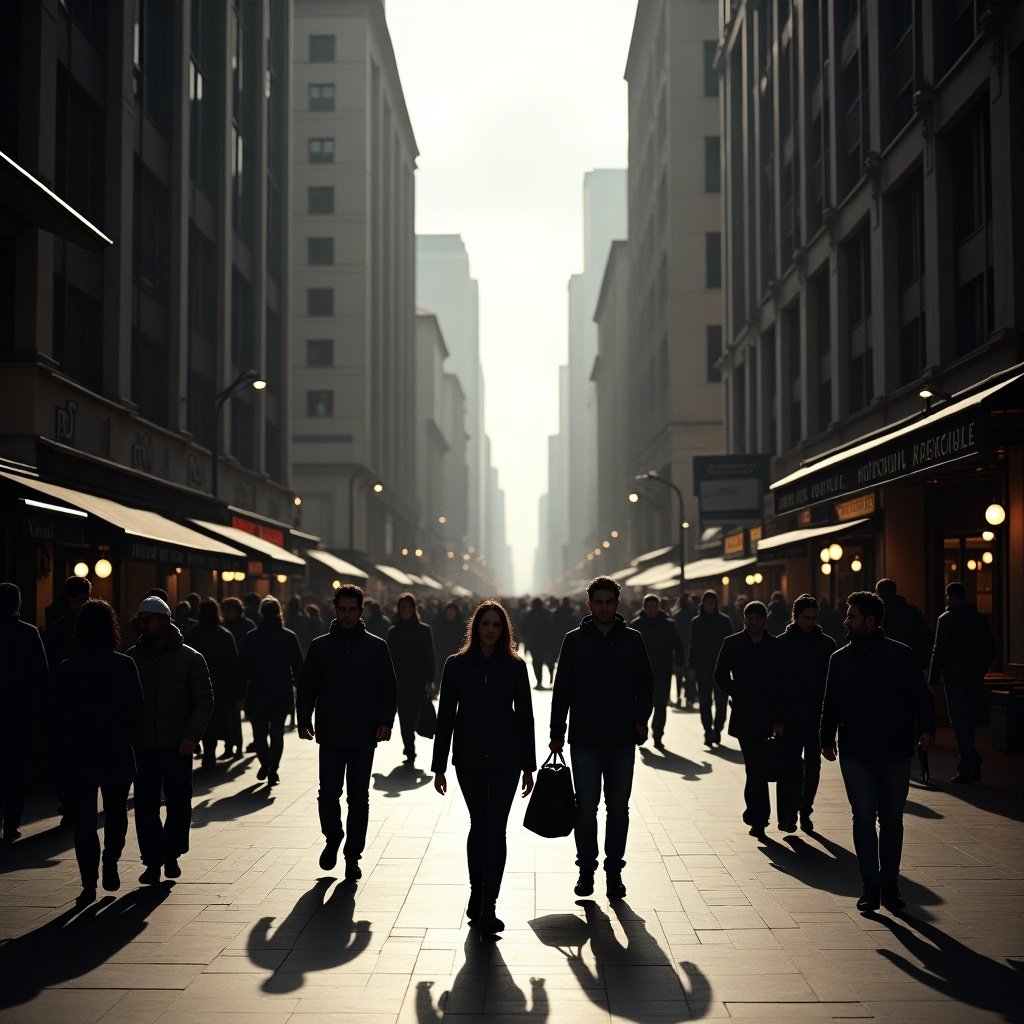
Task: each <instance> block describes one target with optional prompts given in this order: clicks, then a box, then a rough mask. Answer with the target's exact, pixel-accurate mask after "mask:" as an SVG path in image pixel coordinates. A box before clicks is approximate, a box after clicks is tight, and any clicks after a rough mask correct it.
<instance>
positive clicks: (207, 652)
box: [185, 597, 243, 768]
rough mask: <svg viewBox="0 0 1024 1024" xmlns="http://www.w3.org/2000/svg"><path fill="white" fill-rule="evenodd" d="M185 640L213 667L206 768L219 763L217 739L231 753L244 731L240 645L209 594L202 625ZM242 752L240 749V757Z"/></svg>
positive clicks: (205, 738) (205, 743) (201, 607)
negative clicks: (211, 713)
mask: <svg viewBox="0 0 1024 1024" xmlns="http://www.w3.org/2000/svg"><path fill="white" fill-rule="evenodd" d="M185 643H186V644H188V646H189V647H191V648H193V649H194V650H197V651H198V652H199V653H200V654H201V655H202V656H203V657H204V658H205V659H206V664H207V667H208V668H209V669H210V682H211V683H212V684H213V715H212V716H211V717H210V722H209V724H208V725H207V727H206V732H204V733H203V762H202V764H203V767H204V768H213V767H214V766H215V765H216V763H217V740H223V741H224V748H225V749H224V753H225V754H226V755H230V753H231V750H232V746H233V745H234V744H235V741H236V737H237V736H238V735H239V734H240V732H241V726H240V725H239V721H240V718H241V707H240V705H241V702H242V696H243V693H242V690H241V687H240V685H239V682H238V648H237V646H236V645H235V638H234V637H233V636H232V635H231V631H230V630H229V629H228V628H227V627H226V626H224V625H222V624H221V617H220V605H219V604H217V602H216V601H215V600H214V599H213V598H212V597H208V598H206V599H205V600H203V601H202V602H201V603H200V605H199V625H198V626H195V627H193V628H192V629H190V630H189V631H188V633H187V634H186V635H185ZM241 754H242V751H241V749H238V751H237V756H239V757H241Z"/></svg>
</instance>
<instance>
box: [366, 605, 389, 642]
mask: <svg viewBox="0 0 1024 1024" xmlns="http://www.w3.org/2000/svg"><path fill="white" fill-rule="evenodd" d="M366 612H367V614H366V617H365V619H364V621H365V623H366V631H367V632H368V633H372V634H373V635H374V636H377V637H380V638H381V640H387V638H388V630H389V629H390V628H391V620H390V619H389V618H388V617H387V616H386V615H385V614H384V612H383V611H382V610H381V606H380V605H379V604H378V603H377V602H376V601H372V600H370V599H369V598H367V600H366Z"/></svg>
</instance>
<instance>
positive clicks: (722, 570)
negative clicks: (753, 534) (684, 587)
mask: <svg viewBox="0 0 1024 1024" xmlns="http://www.w3.org/2000/svg"><path fill="white" fill-rule="evenodd" d="M756 561H757V559H756V558H701V559H698V560H697V561H696V562H687V563H686V565H684V566H683V578H684V579H687V580H707V579H710V578H711V577H712V576H728V575H729V573H731V572H735V571H736V570H737V569H744V568H746V567H747V566H748V565H753V564H754V563H755V562H756Z"/></svg>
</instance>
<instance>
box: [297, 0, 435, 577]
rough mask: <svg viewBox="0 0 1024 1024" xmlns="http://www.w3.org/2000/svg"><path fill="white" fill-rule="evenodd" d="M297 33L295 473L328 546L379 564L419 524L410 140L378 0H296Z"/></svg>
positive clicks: (306, 513)
mask: <svg viewBox="0 0 1024 1024" xmlns="http://www.w3.org/2000/svg"><path fill="white" fill-rule="evenodd" d="M293 35H294V74H293V87H294V97H295V98H294V103H293V109H292V211H293V216H292V318H291V334H292V367H293V399H294V413H293V416H292V420H291V429H292V438H291V440H292V460H293V461H292V473H293V480H294V485H295V489H296V491H297V493H298V494H299V495H301V497H302V500H303V524H304V526H305V527H306V528H308V529H312V530H313V531H314V532H317V533H319V534H320V536H321V537H323V539H324V541H325V543H326V544H327V545H328V547H330V548H335V549H344V550H346V551H351V550H355V551H357V552H361V553H364V554H366V555H368V556H369V557H370V559H371V560H372V559H388V558H390V557H391V556H392V555H393V554H394V552H395V551H396V549H398V548H400V547H401V544H402V538H403V537H408V536H410V534H412V533H414V532H415V529H416V525H417V520H418V516H419V502H418V499H417V494H416V465H415V463H416V440H417V438H416V429H415V424H414V408H415V403H414V380H413V377H414V368H415V342H416V302H415V276H416V264H415V231H414V223H413V219H414V206H415V186H414V170H415V164H416V155H417V149H416V140H415V138H414V136H413V130H412V125H411V124H410V122H409V114H408V111H407V109H406V105H405V98H404V96H403V93H402V83H401V81H400V79H399V75H398V68H397V66H396V64H395V55H394V51H393V49H392V45H391V37H390V35H389V33H388V27H387V23H386V21H385V18H384V5H383V3H381V0H296V3H295V22H294V30H293ZM375 484H381V485H382V489H375V487H374V485H375Z"/></svg>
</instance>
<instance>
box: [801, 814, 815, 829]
mask: <svg viewBox="0 0 1024 1024" xmlns="http://www.w3.org/2000/svg"><path fill="white" fill-rule="evenodd" d="M800 831H801V832H813V831H814V822H813V821H811V816H810V815H809V814H801V815H800Z"/></svg>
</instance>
